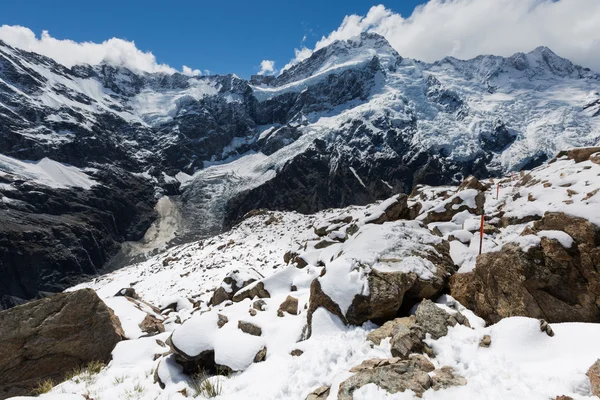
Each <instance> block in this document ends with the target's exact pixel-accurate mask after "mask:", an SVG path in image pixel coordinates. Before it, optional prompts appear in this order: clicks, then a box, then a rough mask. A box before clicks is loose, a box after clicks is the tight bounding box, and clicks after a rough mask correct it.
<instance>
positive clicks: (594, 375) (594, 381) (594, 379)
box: [586, 359, 600, 397]
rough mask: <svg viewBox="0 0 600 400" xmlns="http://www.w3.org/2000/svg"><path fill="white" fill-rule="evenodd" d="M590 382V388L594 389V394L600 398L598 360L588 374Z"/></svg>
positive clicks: (599, 363) (599, 366)
mask: <svg viewBox="0 0 600 400" xmlns="http://www.w3.org/2000/svg"><path fill="white" fill-rule="evenodd" d="M586 375H587V377H588V379H589V380H590V386H591V388H592V394H593V395H594V396H598V397H600V359H598V360H597V361H596V362H595V363H594V364H592V366H591V367H590V369H588V371H587V373H586Z"/></svg>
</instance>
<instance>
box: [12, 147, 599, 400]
mask: <svg viewBox="0 0 600 400" xmlns="http://www.w3.org/2000/svg"><path fill="white" fill-rule="evenodd" d="M482 220H483V222H484V224H483V229H482V231H483V235H480V224H481V221H482ZM480 243H481V247H482V254H481V255H478V254H479V248H480ZM599 266H600V148H594V149H575V150H572V151H569V152H564V153H561V154H560V155H559V156H558V157H557V158H556V159H555V160H553V161H551V162H550V163H548V164H546V165H543V166H540V167H537V168H536V169H534V170H532V171H524V172H521V173H519V174H514V175H509V176H506V177H503V178H500V179H489V180H482V181H479V180H477V179H475V178H467V179H465V180H464V181H463V182H462V183H461V184H460V186H436V187H431V186H417V187H416V188H415V189H414V190H413V191H412V193H410V194H409V195H405V194H398V195H395V196H393V197H391V198H389V199H388V200H385V201H383V202H377V203H372V204H370V205H367V206H360V207H358V206H357V207H347V208H343V209H327V210H324V211H321V212H318V213H316V214H310V215H302V214H298V213H294V212H274V211H266V210H255V211H252V212H251V213H249V214H248V215H246V217H245V218H244V220H243V221H242V222H240V223H239V224H237V225H236V226H234V227H233V228H232V229H231V230H230V231H228V232H225V233H223V234H220V235H218V236H214V237H211V238H209V239H205V240H202V241H199V242H194V243H189V244H185V245H182V246H178V247H174V248H172V249H170V250H168V251H167V252H164V253H162V254H160V255H158V256H156V257H153V258H152V259H149V260H147V261H144V262H142V263H139V264H135V265H131V266H129V267H126V268H124V269H121V270H118V271H115V272H113V273H110V274H107V275H104V276H101V277H98V278H96V279H94V280H93V281H91V282H87V283H84V284H81V285H78V286H76V287H73V288H71V289H69V291H68V293H67V294H65V295H60V296H62V297H59V296H55V297H52V298H49V299H44V300H41V301H40V302H33V303H30V304H27V305H25V306H20V307H16V308H13V309H11V310H7V311H2V312H0V335H1V336H2V337H5V336H4V335H5V332H4V331H5V330H6V329H9V330H10V329H11V328H10V326H11V325H10V323H9V322H10V321H11V320H15V319H18V318H19V315H21V316H22V313H26V312H28V308H31V307H34V308H36V309H37V310H39V309H41V308H43V307H47V305H49V304H53V303H54V302H59V301H62V302H63V303H65V302H67V303H66V304H68V301H67V300H66V299H67V298H68V297H69V296H77V295H79V293H86V296H87V297H86V298H88V300H87V301H88V302H91V303H92V304H96V303H97V301H96V300H95V295H93V292H91V291H89V290H85V291H84V292H82V291H81V290H82V289H89V288H91V289H93V290H94V291H95V292H96V293H97V296H99V298H101V299H102V300H103V301H104V303H105V304H106V306H108V308H109V309H110V310H112V312H109V313H108V315H107V314H106V312H104V314H103V315H106V316H107V317H106V318H105V319H104V322H102V323H99V324H98V325H95V326H96V328H95V330H96V331H98V330H100V331H102V332H106V334H107V335H110V336H111V337H115V338H116V337H118V338H119V339H120V338H124V339H125V340H121V341H119V342H118V343H117V344H116V346H115V347H114V349H113V350H112V353H111V357H110V358H111V360H110V361H109V362H108V363H107V364H106V366H104V367H101V368H97V369H94V368H90V367H88V368H87V369H83V370H79V371H77V373H76V374H73V373H69V372H68V370H69V369H70V368H72V365H73V363H72V361H73V359H75V360H78V362H79V363H80V364H85V363H86V362H88V361H89V358H84V357H83V356H82V355H81V354H82V353H83V354H86V353H89V350H87V348H86V347H85V346H83V345H79V344H78V343H79V342H78V340H79V341H81V338H82V337H85V335H86V332H85V330H82V329H81V328H78V327H77V326H76V325H73V324H71V323H65V324H58V325H59V326H60V327H61V329H62V330H56V329H54V328H53V326H54V325H56V320H55V318H52V317H51V316H46V317H43V316H40V317H39V320H40V321H41V322H40V323H39V324H36V325H39V326H38V327H37V328H35V329H34V330H33V331H27V330H22V331H19V332H16V333H14V334H13V335H12V336H11V337H12V338H13V339H11V340H12V342H11V343H14V345H12V347H11V346H4V347H5V348H4V349H3V351H5V352H6V354H7V355H9V356H10V357H8V356H7V357H0V360H1V361H0V376H1V378H0V387H2V388H4V389H3V390H5V392H4V395H2V394H0V397H7V395H8V394H10V393H11V392H7V391H6V390H7V388H9V387H12V388H15V387H16V383H15V382H17V381H18V376H17V375H15V374H14V371H27V370H29V369H30V368H29V367H28V366H29V365H31V362H32V360H35V365H36V369H37V370H38V372H39V374H38V375H37V379H38V380H43V379H46V378H53V379H54V382H53V385H48V386H49V387H47V389H49V393H46V394H42V395H41V396H40V398H43V399H47V400H50V399H56V400H71V399H72V400H75V399H78V400H81V399H94V400H98V399H173V400H175V399H184V398H192V397H195V398H207V397H216V398H219V399H240V398H244V399H311V400H316V399H336V398H337V399H413V398H424V399H458V398H466V399H471V398H481V399H498V398H501V399H540V400H542V399H545V400H547V399H563V400H566V399H569V398H571V399H590V398H597V397H595V396H598V395H600V372H599V371H600V362H597V361H596V360H597V359H599V358H600V342H599V341H598V337H600V267H599ZM65 296H66V297H65ZM41 302H43V303H41ZM104 303H102V304H104ZM38 304H41V305H38ZM61 304H62V303H61ZM65 307H66V306H65ZM85 308H86V307H84V309H85ZM73 312H83V311H73ZM113 312H114V315H112V313H113ZM36 315H37V314H36ZM115 316H116V317H117V318H116V319H117V320H118V321H117V322H118V323H116V322H115V318H113V317H115ZM36 318H37V317H36ZM82 321H85V318H82ZM84 325H87V324H84ZM32 329H33V328H32ZM73 330H81V332H79V335H77V338H78V339H77V340H75V339H74V340H73V341H72V343H73V346H72V347H73V348H72V349H69V351H70V353H69V354H71V355H72V357H73V359H69V362H64V363H63V361H64V358H65V357H64V354H65V350H64V349H62V348H60V346H59V347H57V348H53V347H51V346H50V347H48V349H49V350H48V351H47V354H48V355H47V356H46V357H42V358H38V357H37V356H36V355H35V352H34V350H33V349H34V346H33V345H29V344H28V343H35V341H32V340H33V339H32V336H33V337H34V339H35V340H37V341H38V342H45V341H46V340H50V339H45V338H54V339H56V338H57V337H58V336H59V333H58V332H60V335H62V336H63V337H65V338H66V337H70V336H68V335H72V334H73V333H72V331H73ZM90 335H91V334H90ZM115 335H116V336H115ZM65 340H67V339H65ZM89 340H90V341H91V342H93V343H99V342H100V341H99V340H98V339H94V337H93V335H91V336H90V339H89ZM22 343H26V344H22ZM111 347H112V346H111ZM55 353H56V354H59V355H63V356H62V359H63V361H61V357H58V356H57V357H54V356H53V354H55ZM0 354H1V353H0ZM105 357H106V352H101V354H100V355H98V357H96V358H98V359H99V360H100V361H105V362H106V361H107V360H108V358H105ZM5 360H6V361H5ZM76 363H77V362H76ZM50 367H53V368H50ZM50 370H51V371H52V373H50ZM4 371H13V372H11V374H6V373H4ZM15 376H16V377H15ZM34 378H36V377H34V376H30V375H27V376H25V373H24V375H23V381H25V380H30V379H34ZM21 386H25V385H21ZM21 386H19V387H21ZM50 386H52V388H50ZM17 390H18V389H17ZM21 393H23V394H26V393H25V391H24V390H21ZM213 395H215V396H213Z"/></svg>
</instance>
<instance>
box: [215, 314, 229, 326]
mask: <svg viewBox="0 0 600 400" xmlns="http://www.w3.org/2000/svg"><path fill="white" fill-rule="evenodd" d="M217 316H218V317H219V320H218V321H217V326H218V327H219V329H221V328H222V327H224V326H225V324H226V323H228V322H229V318H227V317H226V316H225V315H223V314H217Z"/></svg>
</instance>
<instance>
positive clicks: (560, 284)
mask: <svg viewBox="0 0 600 400" xmlns="http://www.w3.org/2000/svg"><path fill="white" fill-rule="evenodd" d="M548 230H559V231H562V232H565V233H566V234H568V235H569V236H571V238H572V239H573V245H572V246H571V247H570V248H566V247H563V245H562V244H561V243H560V242H559V241H558V240H555V239H549V238H547V237H542V238H541V240H540V244H539V245H538V246H533V247H531V248H529V249H528V251H527V252H524V251H522V250H521V248H520V247H519V245H517V244H507V245H505V246H504V247H503V248H502V250H501V251H499V252H494V253H485V254H482V255H480V256H479V257H478V258H477V264H476V268H475V269H474V270H473V271H472V272H469V273H465V274H456V275H454V276H453V277H452V278H451V282H450V289H451V295H452V296H453V297H454V298H455V299H457V300H458V301H459V302H460V303H462V304H463V305H464V306H466V307H467V308H469V309H471V310H473V311H474V312H475V313H476V314H477V315H479V316H480V317H482V318H484V319H485V320H486V321H487V322H489V323H495V322H498V321H499V320H500V319H501V318H505V317H510V316H527V317H532V318H539V319H545V320H546V321H548V322H551V323H552V322H568V321H580V322H600V307H598V305H599V304H600V271H598V267H597V266H598V265H600V247H599V246H600V230H599V228H598V227H597V226H595V225H593V224H591V223H589V222H588V221H587V220H585V219H582V218H576V217H571V216H568V215H566V214H562V213H546V214H545V215H544V217H543V218H542V219H541V220H540V221H538V222H536V223H535V224H534V228H533V230H532V231H531V232H532V233H536V232H541V231H548Z"/></svg>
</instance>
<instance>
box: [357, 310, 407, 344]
mask: <svg viewBox="0 0 600 400" xmlns="http://www.w3.org/2000/svg"><path fill="white" fill-rule="evenodd" d="M415 323H416V320H415V317H414V315H411V316H410V317H402V318H396V319H393V320H391V321H387V322H386V323H384V324H383V325H382V326H380V327H379V328H377V329H374V330H372V331H371V332H369V334H368V335H367V340H369V341H371V342H372V343H374V344H377V345H378V344H380V343H381V341H382V340H383V339H386V338H391V337H392V332H393V331H394V328H395V327H396V326H397V325H406V326H412V325H414V324H415Z"/></svg>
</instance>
